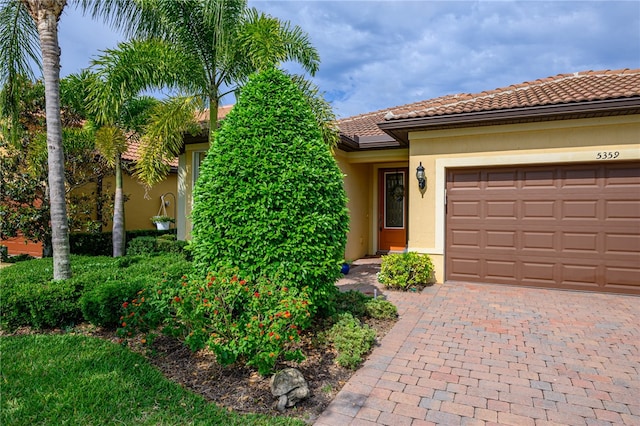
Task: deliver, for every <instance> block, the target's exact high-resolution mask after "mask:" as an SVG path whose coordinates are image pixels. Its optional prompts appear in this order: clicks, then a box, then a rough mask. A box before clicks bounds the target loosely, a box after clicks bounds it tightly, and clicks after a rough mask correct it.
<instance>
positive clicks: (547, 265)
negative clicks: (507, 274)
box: [521, 262, 556, 285]
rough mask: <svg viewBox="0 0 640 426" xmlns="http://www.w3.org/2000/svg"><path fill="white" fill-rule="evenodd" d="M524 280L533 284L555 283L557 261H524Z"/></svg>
mask: <svg viewBox="0 0 640 426" xmlns="http://www.w3.org/2000/svg"><path fill="white" fill-rule="evenodd" d="M521 267H522V281H523V282H529V283H531V285H554V284H555V280H556V278H555V276H556V273H555V269H556V264H555V262H522V266H521Z"/></svg>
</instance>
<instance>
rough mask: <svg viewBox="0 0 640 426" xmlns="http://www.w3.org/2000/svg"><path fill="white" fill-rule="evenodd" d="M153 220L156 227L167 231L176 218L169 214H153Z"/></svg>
mask: <svg viewBox="0 0 640 426" xmlns="http://www.w3.org/2000/svg"><path fill="white" fill-rule="evenodd" d="M151 222H153V223H155V225H156V229H158V230H162V231H166V230H167V229H169V227H170V226H171V224H172V223H174V222H175V219H174V218H172V217H169V216H153V217H152V218H151Z"/></svg>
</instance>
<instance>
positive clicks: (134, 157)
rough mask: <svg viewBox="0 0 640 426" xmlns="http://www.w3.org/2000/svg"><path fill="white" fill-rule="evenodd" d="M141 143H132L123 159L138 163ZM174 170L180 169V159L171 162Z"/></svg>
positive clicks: (170, 164)
mask: <svg viewBox="0 0 640 426" xmlns="http://www.w3.org/2000/svg"><path fill="white" fill-rule="evenodd" d="M139 152H140V142H138V141H130V142H129V146H128V147H127V151H126V152H125V153H123V154H122V159H123V160H127V161H138V160H139V159H140V153H139ZM169 166H171V167H172V168H178V157H176V158H174V159H173V160H171V162H169Z"/></svg>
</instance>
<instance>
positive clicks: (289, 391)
mask: <svg viewBox="0 0 640 426" xmlns="http://www.w3.org/2000/svg"><path fill="white" fill-rule="evenodd" d="M270 386H271V393H272V394H273V396H275V397H276V398H278V405H277V407H278V411H280V412H283V411H284V409H285V408H290V407H293V406H295V405H296V404H297V403H298V402H300V401H302V400H303V399H305V398H307V397H308V396H309V394H310V392H309V386H308V385H307V381H306V380H305V378H304V376H303V375H302V373H301V372H300V370H298V369H296V368H286V369H284V370H282V371H279V372H277V373H276V374H274V375H273V376H272V377H271V382H270Z"/></svg>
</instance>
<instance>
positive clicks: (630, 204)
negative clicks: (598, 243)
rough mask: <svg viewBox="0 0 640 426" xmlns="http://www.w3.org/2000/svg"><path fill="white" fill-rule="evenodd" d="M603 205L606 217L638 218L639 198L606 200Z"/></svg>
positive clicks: (635, 219) (639, 217)
mask: <svg viewBox="0 0 640 426" xmlns="http://www.w3.org/2000/svg"><path fill="white" fill-rule="evenodd" d="M604 205H605V208H604V209H605V218H606V219H625V220H629V219H632V220H634V221H637V220H640V200H608V201H605V203H604ZM636 224H638V223H637V222H636ZM638 226H640V224H638Z"/></svg>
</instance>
